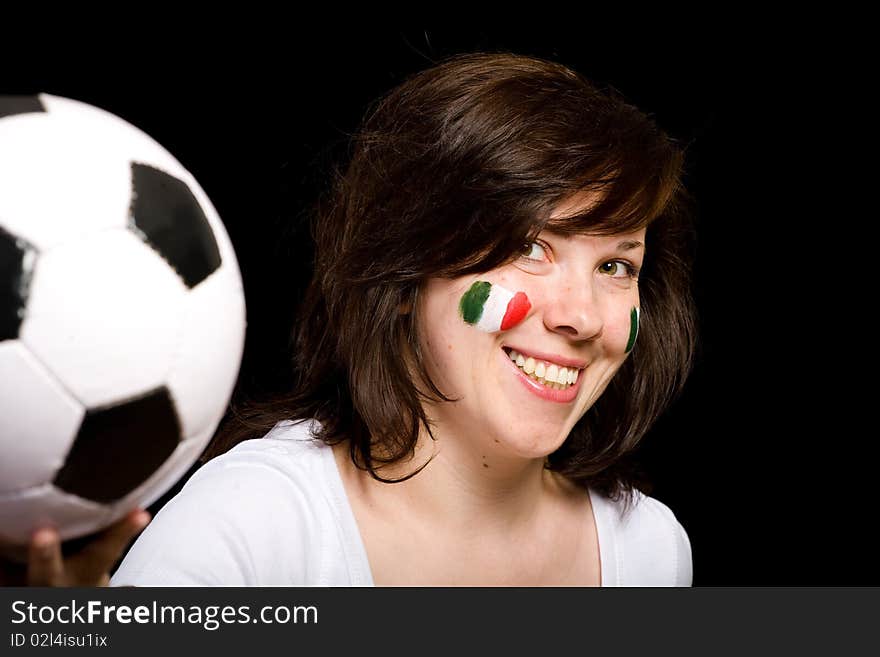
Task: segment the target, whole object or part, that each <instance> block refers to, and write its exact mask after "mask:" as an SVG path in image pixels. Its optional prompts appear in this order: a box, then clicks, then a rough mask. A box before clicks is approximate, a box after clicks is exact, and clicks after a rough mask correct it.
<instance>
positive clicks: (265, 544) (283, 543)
mask: <svg viewBox="0 0 880 657" xmlns="http://www.w3.org/2000/svg"><path fill="white" fill-rule="evenodd" d="M324 449H329V448H327V447H326V446H325V445H324V444H323V443H320V442H318V441H316V440H315V439H314V438H313V437H312V435H311V424H310V423H308V422H300V423H292V422H285V423H279V424H278V425H276V426H275V428H273V429H272V431H270V432H269V433H268V434H266V436H264V437H263V438H259V439H254V440H249V441H246V442H244V443H240V444H239V445H236V446H235V447H234V448H233V449H231V450H230V451H229V452H227V453H225V454H222V455H221V456H218V457H216V458H214V459H212V460H211V461H209V462H208V463H206V464H205V465H204V466H202V467H201V468H199V469H198V470H197V471H196V472H195V473H194V474H193V475H192V477H191V478H190V479H189V481H187V483H186V485H185V486H184V487H183V488H182V489H181V491H180V493H178V494H177V495H176V496H175V497H174V498H172V499H171V500H170V501H169V502H168V503H167V504H166V505H165V506H163V507H162V509H161V510H160V511H159V512H158V513H157V514H156V517H155V518H154V520H153V521H152V522H151V523H150V524H149V525H148V526H147V528H146V529H145V530H144V532H143V533H142V534H141V535H140V536H139V537H138V540H137V541H136V542H135V544H134V545H133V546H132V548H131V550H130V551H129V552H128V554H127V555H126V557H125V559H124V560H123V562H122V564H121V565H120V567H119V569H118V570H117V571H116V573H115V574H114V576H113V582H112V584H113V585H124V584H136V585H177V584H195V585H206V584H207V585H214V584H222V585H230V586H237V585H248V584H254V583H276V584H278V583H282V582H303V581H308V580H310V579H311V575H312V574H313V573H311V572H310V571H311V570H320V568H321V564H320V563H318V560H317V557H316V553H317V554H320V552H321V546H320V545H319V544H318V543H317V541H319V540H320V537H321V536H322V534H325V533H326V531H325V527H324V526H325V525H326V524H327V522H328V516H332V513H333V512H332V509H331V508H330V503H329V502H328V496H327V495H326V492H325V488H326V482H325V481H324V479H325V477H324V473H325V470H324V469H323V468H324V467H325V466H324V457H323V452H322V450H324ZM329 521H332V520H329ZM280 555H285V557H286V558H284V559H282V558H280ZM294 571H295V572H294Z"/></svg>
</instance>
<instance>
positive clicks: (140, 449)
mask: <svg viewBox="0 0 880 657" xmlns="http://www.w3.org/2000/svg"><path fill="white" fill-rule="evenodd" d="M179 442H180V423H179V422H178V420H177V412H176V411H175V408H174V403H173V402H172V401H171V397H170V396H169V394H168V391H167V390H166V389H165V388H164V387H163V388H159V389H158V390H154V391H152V392H150V393H148V394H146V395H144V396H143V397H140V398H138V399H132V400H129V401H127V402H125V403H121V404H115V405H113V406H111V407H108V408H105V409H101V410H89V411H88V412H87V413H86V416H85V418H84V420H83V422H82V425H81V426H80V428H79V432H78V433H77V436H76V438H75V439H74V441H73V444H72V445H71V448H70V451H69V452H68V453H67V456H66V457H65V459H64V465H63V466H62V468H61V469H60V470H59V471H58V474H57V475H56V476H55V479H54V480H53V482H52V483H53V484H54V485H55V487H56V488H60V489H61V490H63V491H66V492H68V493H72V494H74V495H78V496H79V497H82V498H85V499H87V500H93V501H95V502H104V503H107V502H114V501H116V500H118V499H120V498H121V497H123V496H124V495H126V494H128V493H130V492H131V491H133V490H134V489H135V488H137V487H138V486H139V485H140V484H142V483H144V481H146V480H147V479H148V478H149V477H150V475H152V474H153V472H155V471H156V469H157V468H159V466H161V465H162V464H163V463H164V462H165V460H166V459H167V458H168V457H169V456H170V455H171V454H172V453H173V452H174V450H175V449H176V448H177V445H178V443H179Z"/></svg>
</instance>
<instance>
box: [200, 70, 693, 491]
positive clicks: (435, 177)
mask: <svg viewBox="0 0 880 657" xmlns="http://www.w3.org/2000/svg"><path fill="white" fill-rule="evenodd" d="M349 153H350V154H349V157H348V158H346V159H347V160H348V161H347V163H344V165H340V164H337V166H336V167H335V168H334V170H333V172H332V174H333V175H332V179H331V184H330V185H329V186H328V190H327V191H326V192H325V193H324V194H322V195H321V196H320V197H319V198H318V200H317V201H316V202H315V204H314V206H313V209H312V211H311V220H312V234H313V236H314V239H315V247H316V249H315V263H314V274H313V277H312V279H311V282H310V284H309V286H308V288H307V290H306V293H305V297H304V299H303V301H302V304H301V306H300V308H299V313H298V317H297V321H296V325H295V329H294V331H293V334H292V339H291V346H292V354H293V362H292V367H293V381H294V385H293V387H292V389H291V390H290V391H289V392H286V393H284V394H280V395H276V396H274V397H272V398H270V399H263V400H250V401H246V402H244V403H241V404H239V403H234V404H232V405H231V407H230V412H229V413H228V414H227V417H226V419H225V421H224V424H223V426H221V429H220V430H219V431H218V433H217V434H216V436H215V438H214V440H213V442H212V443H211V445H210V447H209V449H208V450H207V451H206V453H205V456H204V457H203V458H205V459H207V458H211V457H213V456H216V455H218V454H221V453H223V452H225V451H227V450H228V449H230V448H231V447H232V446H234V445H235V444H237V443H239V442H241V441H242V440H245V439H248V438H255V437H259V436H262V435H264V434H265V433H266V432H267V431H269V430H270V429H271V428H272V427H273V426H275V424H276V423H278V422H279V421H282V420H295V419H307V418H315V419H317V420H319V421H320V423H321V427H322V428H321V431H320V434H319V435H318V438H319V439H320V440H323V441H324V442H326V443H328V444H336V443H339V442H342V441H348V443H349V447H350V453H351V458H352V461H353V462H354V463H355V465H357V467H359V468H361V469H363V470H366V471H369V472H370V474H371V475H372V476H373V477H374V478H376V479H378V480H380V481H386V482H389V483H391V482H392V481H403V480H404V479H406V478H409V477H410V476H413V475H414V474H416V472H418V471H416V472H414V473H411V474H410V475H408V476H407V477H404V479H398V480H389V479H384V478H382V477H381V476H380V474H379V472H378V470H379V469H381V466H382V465H383V464H385V463H393V462H396V461H398V460H400V459H402V458H404V457H406V456H409V455H412V454H413V453H414V448H415V444H416V441H417V440H418V437H419V435H420V428H421V427H424V428H425V429H426V430H427V432H428V434H429V435H432V434H431V427H430V426H429V423H428V421H427V418H426V414H425V410H424V408H423V406H422V402H423V401H424V400H427V399H432V400H434V401H437V402H440V403H442V401H443V400H445V401H448V399H447V398H446V397H445V396H444V395H443V393H442V391H440V390H438V389H437V387H436V385H434V383H433V382H432V381H431V379H430V377H429V376H428V374H427V372H426V371H425V369H424V366H423V364H422V363H423V360H422V358H421V357H420V355H421V354H420V346H419V344H420V342H419V317H418V312H417V309H418V303H417V299H418V295H419V290H420V289H421V287H422V285H423V283H424V282H425V281H426V280H427V279H428V278H431V277H457V276H465V275H469V274H477V273H482V272H486V271H489V270H491V269H494V268H496V267H498V266H500V265H503V264H505V263H507V262H510V261H511V260H512V259H514V258H515V257H516V256H517V255H518V254H519V253H520V252H521V250H522V247H523V245H524V244H525V243H528V242H529V241H530V240H531V239H532V238H533V237H534V236H535V235H537V233H538V232H539V231H541V230H542V229H543V228H545V227H549V228H552V229H553V230H555V231H558V232H562V233H569V234H570V233H593V234H611V233H622V232H629V231H633V230H637V229H639V228H642V227H646V229H647V230H646V258H645V263H644V266H643V269H642V272H641V274H640V277H639V293H640V297H641V307H642V310H643V315H642V323H641V327H640V331H639V340H638V343H637V344H636V346H635V347H634V349H633V351H632V352H631V354H630V357H629V358H627V360H626V361H625V363H624V365H623V366H622V367H621V369H620V370H619V371H618V373H617V374H616V375H615V376H614V378H613V379H612V381H611V383H610V384H609V386H608V388H607V389H606V391H605V393H604V394H603V395H602V396H601V397H600V398H599V400H597V402H596V403H595V404H594V405H593V407H592V408H590V409H589V411H587V413H586V414H585V415H584V417H583V418H582V419H581V420H580V421H579V422H578V423H577V424H576V425H575V427H574V428H573V429H572V431H571V433H570V435H569V436H568V438H567V440H566V441H565V443H564V444H563V445H562V446H561V447H560V448H559V449H558V450H557V451H556V452H554V453H553V454H552V455H550V456H549V458H548V459H547V467H549V468H550V469H552V470H555V471H558V472H560V473H562V474H564V475H566V476H567V477H568V478H570V479H571V480H573V481H575V482H577V483H579V484H580V485H582V486H584V487H586V486H587V485H589V486H592V487H594V488H596V489H597V490H599V491H601V492H603V493H604V494H605V495H608V496H610V497H612V498H615V499H618V498H619V496H620V495H621V494H624V495H625V496H626V498H627V499H626V502H627V504H629V503H630V502H631V501H632V491H633V488H634V487H637V488H640V489H642V490H643V491H644V492H647V491H648V490H650V484H649V483H648V482H647V481H646V480H645V479H644V477H643V475H642V474H641V473H640V472H639V470H638V468H637V465H636V464H635V462H634V460H633V459H632V458H631V457H632V455H633V450H634V448H635V447H636V446H637V444H638V442H639V440H640V439H641V438H642V436H643V435H644V434H645V432H646V431H647V430H648V428H649V427H650V426H651V424H652V423H653V422H654V420H655V419H656V418H657V417H658V416H659V414H660V413H661V412H662V411H663V409H664V408H665V407H666V406H667V405H668V404H669V402H670V401H671V400H672V399H673V398H674V397H675V395H676V394H677V393H678V392H679V391H680V389H681V386H682V384H683V383H684V381H685V378H686V377H687V374H688V372H689V370H690V368H691V364H692V359H693V356H692V354H693V350H694V341H695V321H694V308H693V303H692V298H691V293H690V276H689V272H690V264H689V263H690V260H691V258H690V246H691V244H692V240H691V235H692V231H691V228H690V226H691V222H690V217H691V214H692V213H691V212H689V211H688V209H687V208H688V207H689V205H690V204H689V203H688V202H687V201H688V196H687V194H686V192H685V190H684V188H683V186H682V182H681V179H682V171H683V162H684V153H683V150H682V149H680V148H679V147H678V146H677V145H676V142H675V141H674V140H672V139H670V138H669V137H668V136H667V135H665V134H664V133H663V132H662V131H661V130H659V129H658V127H657V126H656V125H655V123H654V122H653V120H651V119H650V118H649V117H647V116H646V115H645V114H644V113H642V112H641V111H639V110H638V109H637V108H635V107H633V106H632V105H630V104H627V103H626V102H624V100H623V99H622V98H621V97H620V96H619V94H617V93H616V92H614V91H606V90H602V89H599V88H598V87H597V86H595V85H593V84H591V83H590V82H589V81H587V80H586V79H584V78H583V77H582V76H581V75H579V74H578V73H576V72H574V71H572V70H570V69H568V68H566V67H565V66H562V65H560V64H557V63H554V62H550V61H545V60H542V59H538V58H533V57H526V56H520V55H515V54H511V53H475V54H465V55H457V56H453V57H450V58H447V59H446V60H444V61H441V62H440V63H439V64H437V65H435V66H433V67H431V68H429V69H427V70H424V71H422V72H419V73H417V74H415V75H412V76H410V77H409V78H408V79H406V80H405V81H404V82H403V83H402V84H401V85H400V86H398V87H396V88H395V89H393V90H391V91H390V92H389V93H387V94H386V95H385V96H384V97H382V98H380V99H379V100H378V101H376V102H375V103H374V104H373V105H372V106H371V108H370V110H369V111H368V112H367V115H366V117H365V118H364V120H363V122H362V124H361V126H360V127H359V129H358V131H357V132H356V133H355V135H354V136H353V137H352V140H351V147H350V152H349ZM586 190H593V191H597V192H600V193H599V194H598V196H597V197H598V198H599V201H598V202H597V203H595V204H594V205H592V206H590V208H589V209H588V210H585V211H583V212H581V213H580V214H575V215H571V216H567V217H565V218H561V219H560V218H554V219H553V220H552V221H551V220H550V214H551V212H552V211H553V209H554V207H556V206H557V205H558V204H559V202H560V201H562V200H564V199H566V198H568V197H570V196H571V195H572V194H574V193H576V192H582V191H586ZM407 362H412V363H413V364H414V370H415V371H411V370H410V369H408V366H407V365H406V363H407ZM432 437H433V435H432ZM646 489H647V490H646Z"/></svg>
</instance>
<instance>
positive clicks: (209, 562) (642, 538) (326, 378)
mask: <svg viewBox="0 0 880 657" xmlns="http://www.w3.org/2000/svg"><path fill="white" fill-rule="evenodd" d="M352 146H353V149H352V155H351V160H350V162H349V163H348V166H347V168H346V169H345V170H344V171H343V172H337V174H336V176H335V178H334V184H333V185H332V186H331V189H330V192H329V193H328V194H326V195H325V196H324V197H323V198H322V199H321V201H320V202H319V203H318V204H317V205H316V207H315V212H314V220H315V221H314V226H315V239H316V257H315V270H314V277H313V280H312V282H311V285H310V287H309V289H308V291H307V294H306V298H305V300H304V302H303V304H302V306H301V310H300V317H299V321H298V324H297V330H296V333H295V335H294V346H295V358H294V364H293V365H294V372H295V386H294V389H293V390H292V392H291V393H290V394H288V395H284V396H281V397H278V398H275V399H273V400H270V401H267V402H262V403H258V404H251V405H249V406H247V407H246V408H244V409H239V410H238V411H237V412H236V413H235V414H234V415H233V420H232V421H231V422H229V423H228V425H227V426H225V427H224V428H223V430H222V431H220V432H219V433H218V436H217V437H216V438H215V441H214V443H213V444H212V446H211V448H210V449H209V452H208V456H209V457H214V458H212V459H211V460H210V461H209V462H208V463H206V464H205V465H204V466H203V467H202V468H201V469H200V470H198V471H197V472H196V474H195V475H194V476H193V477H192V478H191V479H190V480H189V481H188V483H187V485H186V486H185V487H184V489H183V490H182V492H181V493H180V494H179V495H178V496H177V497H176V498H174V499H173V500H172V501H171V502H169V503H168V504H167V505H166V506H165V507H163V509H162V510H161V511H160V512H159V513H158V514H157V516H156V519H155V520H154V521H153V522H152V523H151V524H150V525H149V526H148V527H147V529H146V530H145V531H144V533H143V534H142V535H141V536H140V538H139V539H138V540H137V541H136V542H135V544H134V546H133V547H132V549H131V550H130V551H129V553H128V554H127V556H126V558H125V560H124V561H123V563H122V564H121V566H120V568H119V569H118V571H117V572H116V573H115V575H114V577H113V580H112V584H114V585H179V584H198V585H212V584H216V585H283V584H302V585H311V584H315V585H325V586H326V585H370V584H375V585H526V586H529V585H605V586H608V585H677V586H682V585H690V584H691V573H692V566H691V550H690V544H689V541H688V537H687V534H686V532H685V531H684V529H683V528H682V526H681V525H680V524H679V523H678V521H677V520H676V519H675V516H674V515H673V514H672V512H671V511H670V510H669V509H668V508H667V507H666V506H665V505H663V504H662V503H660V502H659V501H658V500H655V499H653V498H651V497H648V496H647V495H645V494H644V493H643V492H641V491H639V490H638V489H637V488H636V484H637V483H638V480H637V477H636V474H635V472H634V471H633V468H632V465H631V464H630V461H629V460H628V456H629V455H630V454H631V453H632V451H633V449H634V448H635V447H636V445H637V444H638V442H639V440H640V438H641V437H642V436H643V435H644V433H645V431H646V430H647V429H648V428H649V426H650V425H651V424H652V422H653V421H654V420H655V419H656V418H657V416H658V415H659V414H660V413H661V412H662V410H663V409H664V407H665V406H666V405H667V404H668V403H669V401H670V400H671V399H672V397H673V396H674V395H675V394H676V393H677V392H678V390H679V389H680V387H681V385H682V384H683V382H684V380H685V378H686V376H687V373H688V371H689V369H690V365H691V360H692V351H693V343H694V321H693V316H694V313H693V307H692V303H691V298H690V294H689V267H688V258H687V256H686V244H687V238H688V236H689V230H688V223H687V215H686V213H685V212H684V210H683V208H684V203H683V201H684V199H685V192H684V190H683V188H682V186H681V173H682V163H683V155H682V152H681V151H680V150H679V149H678V148H677V147H676V146H675V144H674V143H673V142H672V141H671V140H670V139H669V138H667V137H666V136H665V135H664V134H663V133H662V132H661V131H660V130H658V129H657V127H656V126H655V125H654V124H653V122H652V121H651V120H649V119H648V118H647V117H646V116H645V115H644V114H642V113H641V112H639V111H638V110H637V109H635V108H634V107H632V106H629V105H627V104H625V103H624V102H622V101H621V100H620V99H618V98H616V97H614V96H612V95H608V94H606V93H603V92H600V91H599V90H597V89H596V88H594V87H593V86H591V85H590V84H589V83H588V82H587V81H586V80H584V79H583V78H582V77H581V76H580V75H578V74H576V73H574V72H572V71H570V70H568V69H567V68H565V67H563V66H561V65H558V64H555V63H550V62H546V61H542V60H539V59H533V58H528V57H521V56H516V55H512V54H473V55H461V56H457V57H453V58H450V59H448V60H446V61H444V62H442V63H440V64H439V65H437V66H434V67H433V68H431V69H428V70H426V71H423V72H421V73H419V74H417V75H415V76H413V77H411V78H410V79H408V80H407V81H405V82H404V83H403V84H402V85H400V86H399V87H398V88H396V89H394V90H392V91H391V92H390V93H389V94H388V95H387V96H386V97H385V98H383V99H382V100H381V101H380V102H379V103H378V104H377V105H376V106H375V107H374V108H373V109H372V111H371V112H369V113H368V116H367V118H366V119H365V121H364V124H363V125H362V127H361V130H360V131H359V132H358V134H357V135H356V136H355V138H354V140H353V144H352ZM267 432H268V433H267ZM261 436H262V438H261V439H260V440H246V439H248V438H256V437H261Z"/></svg>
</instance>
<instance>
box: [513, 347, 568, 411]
mask: <svg viewBox="0 0 880 657" xmlns="http://www.w3.org/2000/svg"><path fill="white" fill-rule="evenodd" d="M502 349H503V350H504V353H505V354H506V360H508V361H509V362H510V364H511V365H513V367H514V368H515V369H514V371H515V372H516V374H517V378H518V379H520V381H522V382H523V383H524V384H525V386H526V388H527V389H528V390H529V391H530V392H532V393H534V394H536V395H537V396H539V397H541V398H542V399H547V400H549V401H555V402H560V403H568V402H570V401H572V400H574V398H575V397H576V396H577V391H578V388H579V386H578V375H579V374H580V371H581V370H582V369H583V367H575V366H573V364H571V363H570V364H568V365H560V364H559V363H555V362H553V361H550V360H545V359H543V358H535V357H533V356H530V355H528V354H524V353H522V352H520V351H517V350H516V349H513V348H512V347H503V348H502ZM584 367H585V366H584Z"/></svg>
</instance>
